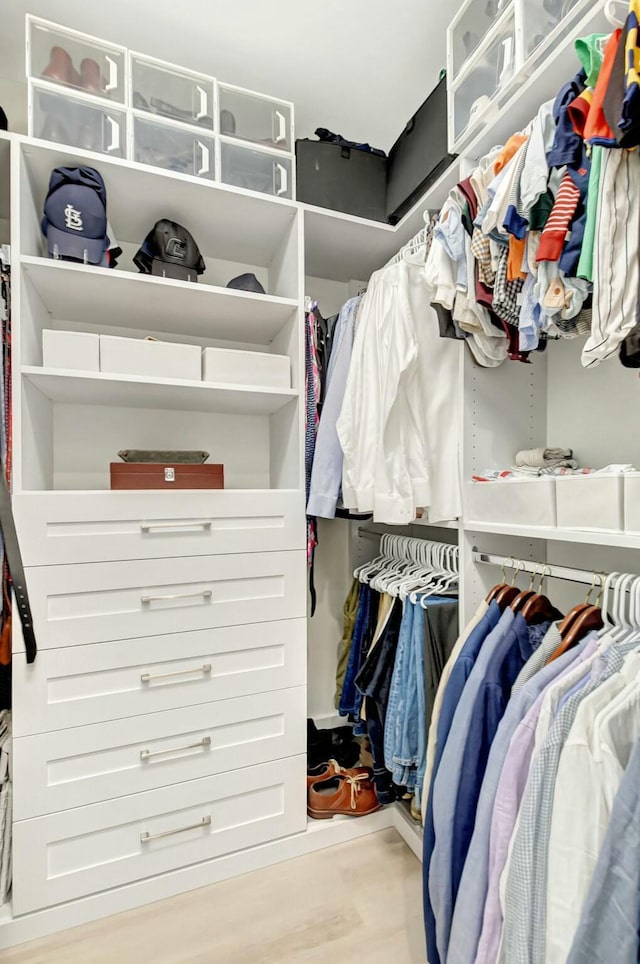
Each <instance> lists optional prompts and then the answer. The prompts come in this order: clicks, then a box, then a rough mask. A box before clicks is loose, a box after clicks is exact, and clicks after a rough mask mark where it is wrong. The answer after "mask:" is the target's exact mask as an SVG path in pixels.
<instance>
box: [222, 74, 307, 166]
mask: <svg viewBox="0 0 640 964" xmlns="http://www.w3.org/2000/svg"><path fill="white" fill-rule="evenodd" d="M218 101H219V109H220V128H219V129H220V133H221V134H225V135H226V136H227V137H237V138H239V139H240V140H243V141H254V142H255V143H256V144H264V146H265V147H277V148H278V150H281V151H291V150H292V149H293V106H292V104H288V103H286V101H279V100H272V98H271V97H265V96H263V95H262V94H256V93H254V92H253V91H250V90H242V89H241V88H240V87H229V86H228V85H226V84H218Z"/></svg>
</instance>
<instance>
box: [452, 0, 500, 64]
mask: <svg viewBox="0 0 640 964" xmlns="http://www.w3.org/2000/svg"><path fill="white" fill-rule="evenodd" d="M512 2H513V0H489V2H488V0H468V2H467V3H465V4H463V6H462V7H461V8H460V10H459V11H458V13H457V14H456V16H455V17H454V19H453V20H452V21H451V24H450V25H449V31H448V37H447V41H448V44H449V52H450V54H449V55H450V61H449V77H450V78H451V81H453V80H455V78H456V77H457V76H458V74H459V73H460V71H461V70H462V68H463V67H464V65H465V63H466V62H467V60H468V59H469V58H470V57H471V56H472V55H473V54H474V53H475V51H476V50H477V49H478V47H479V46H480V44H481V43H482V41H483V40H484V38H485V36H486V35H487V33H488V32H489V30H491V28H492V27H493V25H494V24H495V22H496V20H497V18H498V17H499V16H500V15H501V14H502V13H503V11H504V10H505V9H506V8H507V7H508V6H510V4H511V3H512Z"/></svg>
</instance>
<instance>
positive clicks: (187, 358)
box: [100, 335, 201, 382]
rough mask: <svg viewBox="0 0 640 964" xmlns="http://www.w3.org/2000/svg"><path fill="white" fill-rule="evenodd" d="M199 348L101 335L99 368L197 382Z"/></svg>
mask: <svg viewBox="0 0 640 964" xmlns="http://www.w3.org/2000/svg"><path fill="white" fill-rule="evenodd" d="M200 352H201V349H200V347H199V346H198V345H174V344H172V343H171V342H167V341H147V340H146V339H142V338H141V339H140V340H138V339H137V338H116V337H114V336H112V335H100V370H101V371H102V372H111V373H113V374H118V375H146V376H148V377H149V378H183V379H192V380H193V381H198V382H199V381H200V379H201V375H200Z"/></svg>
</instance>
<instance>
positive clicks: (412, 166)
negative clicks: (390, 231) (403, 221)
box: [386, 77, 455, 224]
mask: <svg viewBox="0 0 640 964" xmlns="http://www.w3.org/2000/svg"><path fill="white" fill-rule="evenodd" d="M447 146H448V142H447V79H446V77H443V78H442V80H441V81H440V83H439V84H438V86H437V87H436V88H435V89H434V90H433V92H432V93H431V94H430V95H429V96H428V97H427V99H426V100H425V102H424V104H423V105H422V107H420V108H419V110H418V111H417V112H416V113H415V114H414V115H413V117H412V118H411V120H410V121H409V123H408V124H407V126H406V127H405V129H404V130H403V132H402V134H401V135H400V137H399V138H398V140H397V141H396V142H395V144H394V145H393V147H392V148H391V150H390V152H389V159H388V163H387V200H386V215H387V217H388V220H389V222H390V223H391V224H397V222H398V221H399V220H400V218H402V217H403V216H404V215H405V214H406V213H407V211H408V210H409V208H410V207H411V206H412V205H413V204H414V203H415V201H417V200H418V198H419V197H420V196H421V195H422V194H424V192H425V191H426V190H427V188H428V187H429V186H430V185H431V184H433V182H434V181H435V180H437V178H438V177H439V176H440V175H441V174H442V172H443V171H444V170H445V169H446V168H447V167H448V166H449V164H451V163H452V161H454V160H455V155H453V154H449V153H448V150H447Z"/></svg>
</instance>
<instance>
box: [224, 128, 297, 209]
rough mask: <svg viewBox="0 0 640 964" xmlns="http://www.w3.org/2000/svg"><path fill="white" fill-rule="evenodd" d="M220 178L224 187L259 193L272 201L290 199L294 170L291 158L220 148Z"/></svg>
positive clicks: (234, 146) (232, 146) (226, 145)
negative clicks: (275, 198) (270, 197)
mask: <svg viewBox="0 0 640 964" xmlns="http://www.w3.org/2000/svg"><path fill="white" fill-rule="evenodd" d="M220 161H221V176H220V179H221V180H222V181H224V183H225V184H233V185H234V186H235V187H243V188H245V189H246V190H247V191H259V192H260V193H261V194H271V195H273V196H274V197H283V198H292V197H293V168H292V160H291V158H290V157H286V156H284V155H279V154H274V153H273V152H269V151H256V150H252V149H251V148H249V147H241V146H240V145H239V144H229V143H226V142H225V141H222V142H221V144H220Z"/></svg>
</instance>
